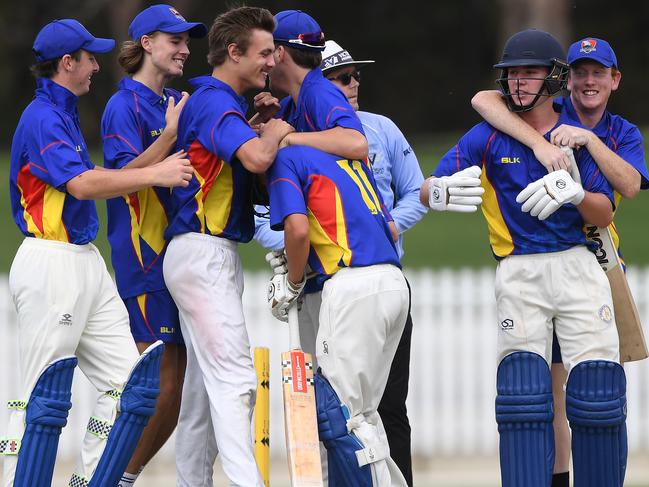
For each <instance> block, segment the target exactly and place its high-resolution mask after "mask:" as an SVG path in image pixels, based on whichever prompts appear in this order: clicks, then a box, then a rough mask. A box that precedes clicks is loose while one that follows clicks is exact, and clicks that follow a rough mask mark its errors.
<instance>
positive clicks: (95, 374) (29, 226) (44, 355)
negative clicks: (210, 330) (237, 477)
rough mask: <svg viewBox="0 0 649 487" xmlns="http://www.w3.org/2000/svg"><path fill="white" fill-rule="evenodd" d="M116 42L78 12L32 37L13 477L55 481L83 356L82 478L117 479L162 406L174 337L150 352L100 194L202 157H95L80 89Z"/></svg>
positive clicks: (10, 460)
mask: <svg viewBox="0 0 649 487" xmlns="http://www.w3.org/2000/svg"><path fill="white" fill-rule="evenodd" d="M114 46H115V41H113V40H112V39H102V38H97V37H94V36H93V35H92V34H91V33H90V32H88V31H87V30H86V29H85V27H83V26H82V25H81V24H80V23H79V22H77V21H76V20H73V19H63V20H55V21H53V22H51V23H49V24H47V25H46V26H45V27H43V28H42V29H41V30H40V32H39V33H38V35H37V36H36V39H35V41H34V45H33V50H34V53H35V55H36V63H35V64H34V65H33V66H32V72H33V73H34V75H35V76H36V78H37V84H38V87H37V90H36V95H35V98H34V100H33V101H32V102H31V103H30V104H29V105H28V106H27V108H26V109H25V110H24V112H23V114H22V116H21V118H20V121H19V123H18V127H17V128H16V132H15V133H14V137H13V141H12V147H11V168H10V177H9V181H10V183H9V186H10V197H11V204H12V212H13V217H14V220H15V222H16V224H17V225H18V228H19V229H20V231H21V232H22V233H23V234H24V235H25V239H24V240H23V242H22V244H21V246H20V248H19V249H18V252H17V254H16V257H15V258H14V261H13V263H12V266H11V271H10V276H9V286H10V292H11V296H12V299H13V301H14V304H15V306H16V311H17V314H18V353H19V372H18V373H19V377H20V388H19V392H18V394H19V396H18V397H17V398H16V399H15V400H12V401H10V407H11V408H12V412H11V416H10V420H9V431H8V433H7V436H6V437H3V438H2V440H1V441H0V449H1V450H2V453H3V454H4V455H6V461H5V469H4V481H3V485H5V486H11V485H14V486H29V487H40V486H49V485H50V484H51V481H52V472H53V469H54V462H55V458H56V450H57V446H58V438H59V435H60V432H61V429H62V427H63V426H64V425H65V423H66V418H67V414H68V411H69V409H70V407H71V402H70V399H71V391H70V388H71V384H72V376H73V372H74V368H75V366H76V364H77V361H78V364H79V366H80V368H81V370H82V371H83V373H84V374H85V375H86V377H88V379H89V380H90V382H91V383H92V384H93V385H94V386H95V388H96V389H97V391H98V392H99V393H100V396H99V398H98V400H97V404H96V407H95V410H94V412H93V414H92V417H91V418H90V421H89V423H88V431H87V433H86V435H85V438H84V440H83V444H82V447H81V456H80V459H79V461H78V463H77V466H76V469H75V472H74V474H73V477H72V480H71V481H70V482H71V485H79V486H81V485H91V486H108V485H116V484H117V482H118V481H119V478H120V476H121V474H122V473H123V472H124V468H125V467H126V464H127V463H128V460H129V458H130V456H131V454H132V453H133V451H134V449H135V446H136V444H137V442H138V440H139V437H140V434H141V433H142V429H143V428H144V425H146V422H147V421H148V418H149V417H150V416H151V415H152V414H153V412H154V410H155V404H156V398H157V395H158V393H159V389H158V379H159V361H160V355H161V354H162V351H163V348H164V346H163V345H162V344H161V343H156V344H154V345H153V346H152V347H150V348H148V349H147V350H146V351H145V352H144V354H143V356H142V357H141V358H140V354H139V353H138V349H137V347H136V346H135V342H134V341H133V337H132V336H131V334H130V332H129V327H128V313H127V311H126V308H125V306H124V303H123V302H122V301H121V300H120V299H119V296H118V294H117V290H116V289H115V285H114V283H113V281H112V279H111V278H110V275H109V274H108V272H107V270H106V266H105V264H104V261H103V260H102V258H101V256H100V254H99V251H98V250H97V248H96V247H95V246H94V245H93V244H92V241H93V240H94V239H95V237H96V235H97V230H98V219H97V212H96V209H95V204H94V201H92V200H93V199H98V198H113V197H116V196H118V195H121V194H127V193H132V192H136V191H139V190H141V189H143V188H145V187H148V186H151V185H156V186H163V187H172V186H176V187H181V186H187V184H188V180H189V179H190V177H191V166H190V165H189V161H188V160H187V159H184V158H183V155H182V154H174V155H172V156H170V157H168V158H166V159H165V160H164V161H162V162H158V161H161V160H162V157H160V158H158V159H157V160H156V162H157V163H156V164H153V165H150V166H149V167H145V168H138V169H120V170H108V169H104V168H99V167H95V165H94V164H93V163H92V162H91V160H90V157H89V154H88V149H87V146H86V143H85V141H84V137H83V135H82V133H81V129H80V125H79V114H78V111H77V99H78V97H79V96H82V95H84V94H86V93H87V92H88V91H89V89H90V84H91V79H92V77H93V76H94V75H95V74H96V73H97V72H98V71H99V64H98V62H97V59H96V57H95V56H96V54H99V53H106V52H109V51H110V50H112V49H113V47H114Z"/></svg>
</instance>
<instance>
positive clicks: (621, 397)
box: [566, 360, 628, 487]
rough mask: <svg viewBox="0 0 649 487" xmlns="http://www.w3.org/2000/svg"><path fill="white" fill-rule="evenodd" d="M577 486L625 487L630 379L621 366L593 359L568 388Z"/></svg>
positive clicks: (576, 371) (572, 376)
mask: <svg viewBox="0 0 649 487" xmlns="http://www.w3.org/2000/svg"><path fill="white" fill-rule="evenodd" d="M566 414H567V416H568V421H569V422H570V427H571V429H572V457H573V462H572V463H573V468H574V482H575V487H621V486H622V484H623V483H624V474H625V471H626V460H627V453H628V449H627V437H626V376H625V374H624V369H623V368H622V366H621V365H620V364H617V363H615V362H609V361H607V360H589V361H586V362H581V363H579V364H577V365H576V366H575V368H573V369H572V371H571V372H570V376H569V377H568V385H567V386H566Z"/></svg>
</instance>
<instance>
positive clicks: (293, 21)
mask: <svg viewBox="0 0 649 487" xmlns="http://www.w3.org/2000/svg"><path fill="white" fill-rule="evenodd" d="M275 22H277V27H276V28H275V32H273V39H274V40H275V42H281V43H286V44H288V45H289V46H290V47H294V48H296V49H306V50H312V51H324V49H325V35H324V32H322V29H321V28H320V26H319V25H318V23H317V22H316V21H315V19H314V18H313V17H311V16H310V15H309V14H307V13H306V12H303V11H302V10H284V11H283V12H280V13H278V14H277V15H275Z"/></svg>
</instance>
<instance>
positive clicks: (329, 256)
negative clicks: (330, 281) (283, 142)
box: [267, 146, 400, 282]
mask: <svg viewBox="0 0 649 487" xmlns="http://www.w3.org/2000/svg"><path fill="white" fill-rule="evenodd" d="M267 179H268V192H269V195H270V224H271V228H273V230H282V229H283V228H284V227H283V225H284V219H285V218H286V217H287V216H289V215H291V214H293V213H301V214H304V215H306V216H307V217H308V220H309V239H310V241H311V249H310V252H309V265H310V266H311V269H313V270H314V271H315V272H316V273H317V274H318V281H320V282H322V281H324V280H326V279H327V278H329V277H331V276H332V275H333V274H335V273H336V272H337V271H338V270H340V269H342V268H344V267H366V266H370V265H374V264H386V263H387V264H393V265H395V266H399V267H400V264H399V257H398V255H397V251H396V248H395V245H394V242H393V241H392V236H391V234H390V229H389V227H388V224H387V221H386V215H387V210H386V209H385V207H384V205H383V202H382V200H381V197H380V195H379V192H378V190H377V189H376V185H375V184H374V177H373V175H372V170H371V169H370V167H369V163H367V162H364V161H354V160H346V159H342V160H340V159H339V158H338V157H337V156H334V155H331V154H326V153H324V152H322V151H319V150H317V149H313V148H311V147H304V146H293V147H287V148H285V149H282V150H280V151H279V152H278V153H277V159H276V160H275V163H274V164H273V165H272V166H271V168H270V170H269V173H268V178H267Z"/></svg>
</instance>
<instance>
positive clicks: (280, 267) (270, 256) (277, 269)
mask: <svg viewBox="0 0 649 487" xmlns="http://www.w3.org/2000/svg"><path fill="white" fill-rule="evenodd" d="M266 262H268V265H270V268H271V270H272V271H273V275H276V274H286V273H287V272H288V267H287V265H286V253H285V252H284V249H281V250H273V251H271V252H268V253H267V254H266Z"/></svg>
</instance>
